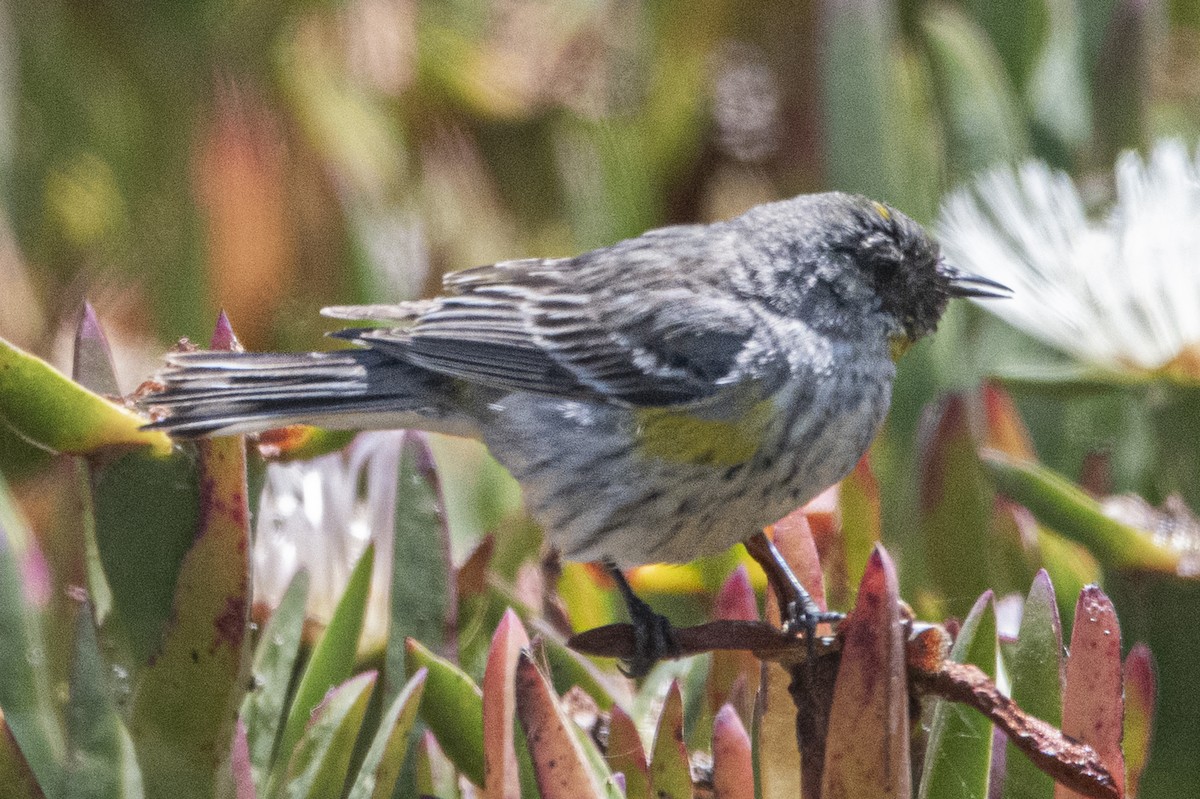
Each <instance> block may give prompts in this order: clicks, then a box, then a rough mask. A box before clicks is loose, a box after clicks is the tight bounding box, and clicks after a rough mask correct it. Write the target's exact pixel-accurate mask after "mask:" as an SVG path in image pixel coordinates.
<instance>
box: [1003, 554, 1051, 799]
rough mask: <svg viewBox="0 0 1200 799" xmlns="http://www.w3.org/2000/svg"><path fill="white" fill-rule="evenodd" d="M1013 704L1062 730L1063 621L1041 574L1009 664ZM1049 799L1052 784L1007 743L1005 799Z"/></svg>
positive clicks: (1027, 602) (1047, 579)
mask: <svg viewBox="0 0 1200 799" xmlns="http://www.w3.org/2000/svg"><path fill="white" fill-rule="evenodd" d="M1008 673H1009V681H1010V682H1011V684H1012V698H1013V701H1014V702H1016V703H1017V705H1018V706H1019V707H1020V708H1021V709H1022V710H1024V711H1025V712H1026V713H1029V714H1030V715H1032V716H1036V717H1037V718H1039V719H1041V720H1042V721H1045V722H1047V723H1048V724H1052V725H1054V726H1055V727H1057V726H1059V725H1061V724H1062V689H1063V663H1062V621H1061V620H1060V619H1059V616H1058V604H1057V600H1056V598H1055V594H1054V586H1053V585H1051V583H1050V576H1049V575H1048V574H1047V573H1046V571H1045V569H1042V570H1039V571H1038V573H1037V576H1036V577H1034V578H1033V586H1032V587H1031V588H1030V589H1029V597H1028V598H1027V599H1026V600H1025V611H1024V613H1023V614H1022V615H1021V628H1020V631H1019V632H1018V634H1017V643H1016V646H1015V647H1014V650H1013V656H1012V658H1011V659H1010V660H1009V662H1008ZM1053 794H1054V780H1053V779H1052V778H1051V777H1050V776H1049V775H1048V774H1045V773H1043V772H1042V771H1041V770H1040V769H1038V768H1037V767H1036V766H1034V765H1033V763H1032V762H1030V761H1029V759H1028V758H1026V757H1024V756H1023V755H1021V753H1020V752H1019V750H1018V749H1017V748H1016V746H1014V745H1013V744H1012V743H1011V742H1010V743H1009V744H1008V751H1007V754H1006V756H1005V778H1004V796H1005V797H1006V799H1024V797H1045V798H1046V799H1049V797H1051V796H1052V795H1053Z"/></svg>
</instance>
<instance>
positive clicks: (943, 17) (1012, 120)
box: [920, 4, 1029, 176]
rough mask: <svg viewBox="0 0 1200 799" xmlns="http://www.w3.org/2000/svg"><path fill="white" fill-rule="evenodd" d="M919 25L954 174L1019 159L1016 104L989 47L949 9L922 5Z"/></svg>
mask: <svg viewBox="0 0 1200 799" xmlns="http://www.w3.org/2000/svg"><path fill="white" fill-rule="evenodd" d="M920 27H921V33H922V34H923V35H924V40H925V43H926V45H927V47H928V50H927V52H928V54H929V61H930V65H931V67H932V71H933V76H934V86H935V88H936V92H937V95H938V100H939V106H940V107H941V108H942V109H943V115H944V117H945V119H946V135H947V138H948V140H949V141H948V145H949V146H948V147H947V152H949V153H950V154H951V155H952V156H953V162H952V164H951V167H952V169H953V171H954V172H955V173H956V174H957V175H959V176H964V175H969V174H971V173H972V172H974V171H976V170H979V169H982V168H984V167H988V166H992V165H994V164H996V163H1008V162H1012V161H1015V160H1017V159H1019V158H1021V157H1022V156H1024V155H1025V154H1026V152H1027V151H1028V149H1029V143H1028V140H1027V138H1026V134H1025V127H1024V125H1023V124H1022V119H1023V117H1022V114H1021V112H1020V105H1019V103H1018V101H1017V98H1016V97H1015V96H1014V94H1013V91H1012V87H1011V86H1010V85H1009V83H1008V80H1007V76H1006V75H1005V73H1004V67H1003V65H1002V64H1001V63H1000V59H999V57H998V56H997V55H996V51H995V50H994V49H993V47H992V43H991V42H990V41H988V40H987V38H986V37H985V36H984V35H983V32H982V31H980V30H979V28H977V27H976V26H975V24H974V23H973V22H972V21H971V19H970V18H968V17H967V16H966V15H965V14H964V13H963V12H962V11H960V10H958V9H957V8H956V7H953V6H947V5H941V4H937V5H928V6H925V7H924V9H923V13H922V14H921V19H920Z"/></svg>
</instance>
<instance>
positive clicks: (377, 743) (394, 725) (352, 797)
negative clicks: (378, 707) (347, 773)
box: [347, 669, 429, 799]
mask: <svg viewBox="0 0 1200 799" xmlns="http://www.w3.org/2000/svg"><path fill="white" fill-rule="evenodd" d="M428 674H429V672H428V671H426V670H425V669H418V670H417V672H416V673H415V674H414V675H413V676H412V677H411V678H410V679H409V681H408V682H406V683H405V684H404V687H403V688H402V689H401V690H400V693H399V695H398V696H397V697H396V698H395V699H394V700H392V704H391V705H390V706H389V707H388V708H387V710H386V711H384V714H383V718H382V719H381V720H380V722H379V728H378V730H377V731H376V732H375V739H374V740H373V741H371V747H370V748H369V749H368V750H367V754H366V756H365V757H364V758H363V762H362V766H361V767H360V768H359V771H358V776H357V777H356V778H355V779H354V785H352V786H351V788H350V793H349V794H348V795H347V799H388V797H390V796H391V795H392V792H393V790H394V789H395V787H396V779H397V778H398V777H399V776H400V770H401V768H402V767H403V766H404V758H405V755H406V754H407V751H408V736H409V732H411V731H412V727H413V723H414V722H415V721H416V720H417V712H418V711H419V710H420V707H421V695H422V694H423V693H424V691H425V678H426V676H427V675H428Z"/></svg>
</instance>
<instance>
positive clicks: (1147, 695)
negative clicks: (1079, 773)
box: [1124, 643, 1157, 796]
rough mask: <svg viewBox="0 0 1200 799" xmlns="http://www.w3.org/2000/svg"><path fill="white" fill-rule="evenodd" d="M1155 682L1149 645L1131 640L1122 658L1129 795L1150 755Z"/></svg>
mask: <svg viewBox="0 0 1200 799" xmlns="http://www.w3.org/2000/svg"><path fill="white" fill-rule="evenodd" d="M1155 682H1156V681H1155V677H1154V663H1153V661H1152V660H1151V657H1150V649H1149V648H1148V647H1147V646H1146V645H1145V644H1140V643H1139V644H1134V645H1133V647H1132V648H1131V649H1130V650H1129V655H1128V656H1127V657H1126V658H1125V740H1124V743H1125V747H1124V752H1125V779H1126V785H1125V787H1126V790H1127V791H1128V793H1129V795H1130V796H1138V782H1139V781H1140V780H1141V777H1142V771H1143V770H1144V769H1145V768H1146V760H1147V759H1148V758H1149V756H1150V740H1151V739H1150V731H1151V730H1152V729H1153V728H1154V701H1155V696H1156V694H1157V690H1156V687H1155Z"/></svg>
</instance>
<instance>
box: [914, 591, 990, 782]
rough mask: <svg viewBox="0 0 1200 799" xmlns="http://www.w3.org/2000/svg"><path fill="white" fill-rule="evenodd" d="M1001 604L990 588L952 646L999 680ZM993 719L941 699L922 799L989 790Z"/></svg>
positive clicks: (958, 658) (953, 653)
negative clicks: (998, 607) (998, 609)
mask: <svg viewBox="0 0 1200 799" xmlns="http://www.w3.org/2000/svg"><path fill="white" fill-rule="evenodd" d="M998 648H999V647H998V641H997V638H996V603H995V600H994V599H993V597H992V593H991V592H990V591H988V592H986V593H984V595H983V596H981V597H980V598H979V600H978V601H977V602H976V603H975V606H974V607H973V608H972V609H971V612H970V613H969V614H968V615H967V618H966V619H965V620H964V621H963V625H962V629H961V630H960V631H959V634H958V637H957V638H956V639H955V641H954V647H953V648H952V649H951V650H950V659H951V660H953V661H955V662H957V663H972V664H974V665H976V666H978V667H979V668H980V669H982V670H983V672H984V673H985V674H987V675H988V676H989V677H991V678H992V679H993V680H995V679H996V665H997V650H998ZM992 735H993V728H992V723H991V721H989V720H988V719H987V718H985V717H984V716H983V715H981V714H980V713H979V712H978V711H976V710H975V709H973V708H969V707H966V706H965V705H960V704H957V703H954V702H949V701H947V700H944V699H939V700H938V702H937V704H936V706H935V707H934V711H933V722H932V723H931V725H930V730H929V742H928V744H927V746H926V749H925V770H924V773H923V774H922V775H921V784H920V787H919V789H918V791H917V796H918V797H919V798H920V799H950V797H956V798H957V797H963V796H976V797H980V799H983V797H986V796H987V795H988V783H989V779H990V774H991V764H992Z"/></svg>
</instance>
